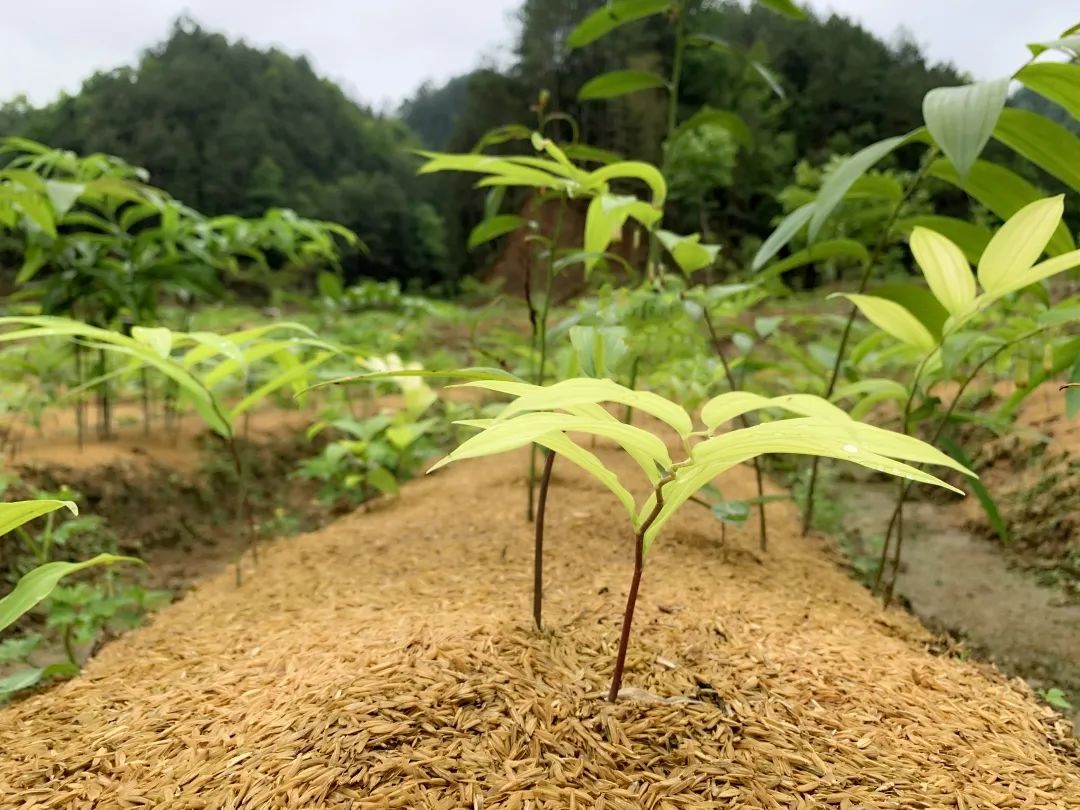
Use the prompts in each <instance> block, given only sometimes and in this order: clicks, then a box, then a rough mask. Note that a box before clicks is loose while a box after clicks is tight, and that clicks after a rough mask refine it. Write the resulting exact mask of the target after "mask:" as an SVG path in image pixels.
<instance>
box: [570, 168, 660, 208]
mask: <svg viewBox="0 0 1080 810" xmlns="http://www.w3.org/2000/svg"><path fill="white" fill-rule="evenodd" d="M613 180H640V181H641V182H643V183H644V184H645V185H647V186H648V187H649V189H650V190H651V191H652V195H653V198H652V204H653V205H655V206H656V207H657V208H662V207H663V205H664V201H665V200H666V199H667V182H666V181H665V180H664V175H663V173H662V172H661V171H660V170H659V169H658V168H656V167H655V166H653V165H652V164H651V163H644V162H642V161H640V160H624V161H622V162H621V163H612V164H611V165H610V166H601V167H600V168H599V169H596V170H595V171H593V172H591V173H590V174H589V175H588V178H587V180H586V183H587V185H588V187H589V188H591V189H600V188H604V187H606V184H607V183H610V182H612V181H613Z"/></svg>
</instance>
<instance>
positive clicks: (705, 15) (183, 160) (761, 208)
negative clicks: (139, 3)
mask: <svg viewBox="0 0 1080 810" xmlns="http://www.w3.org/2000/svg"><path fill="white" fill-rule="evenodd" d="M599 5H600V3H599V0H525V2H524V5H523V6H522V8H521V11H520V33H519V35H518V41H517V43H516V48H515V51H514V53H515V59H514V61H513V64H511V65H510V66H509V67H508V68H507V69H505V70H496V69H492V68H483V69H478V70H476V71H475V72H472V73H470V74H467V75H464V76H458V77H455V78H453V79H451V80H450V81H448V82H447V83H445V84H444V85H441V86H433V85H426V86H424V87H422V88H420V89H419V90H418V92H417V94H416V95H415V96H414V97H413V98H411V99H408V100H407V101H405V103H404V104H403V105H402V107H401V111H400V120H398V119H394V118H390V117H386V116H381V115H378V114H376V113H374V112H373V111H371V110H370V109H367V108H365V107H363V106H361V105H360V104H358V103H356V102H355V101H354V100H352V99H350V98H348V97H347V96H346V95H345V93H344V92H343V91H342V90H341V89H340V88H339V87H338V86H337V85H335V84H334V83H333V82H331V81H328V80H326V79H324V78H321V77H319V76H318V75H317V74H316V73H315V72H314V71H313V69H312V67H311V65H310V64H309V63H308V61H307V60H306V59H304V58H294V57H291V56H289V55H287V54H285V53H282V52H280V51H277V50H269V51H262V50H259V49H256V48H253V47H251V46H249V45H247V44H245V43H243V42H235V43H231V42H229V41H228V40H227V39H226V38H225V37H224V36H222V35H220V34H215V33H212V32H208V31H206V30H203V29H202V28H200V27H199V26H198V25H197V24H195V23H194V22H192V21H190V20H187V19H181V20H179V21H177V23H176V24H175V25H174V28H173V30H172V31H171V33H170V34H169V37H168V39H167V40H166V41H164V42H163V43H161V44H159V45H157V46H155V47H153V48H151V49H149V50H148V51H146V52H145V53H144V54H143V56H142V58H141V60H140V61H139V63H138V64H137V65H136V66H135V67H130V68H129V67H123V68H118V69H116V70H113V71H109V72H105V73H99V74H97V75H95V76H93V77H91V78H89V79H88V80H87V81H86V82H85V83H84V85H83V87H82V89H81V91H80V92H79V94H78V95H75V96H67V97H63V98H61V99H60V100H58V101H57V102H55V103H53V104H51V105H48V106H46V107H44V108H40V109H34V108H31V107H29V106H28V105H26V104H25V102H21V101H15V102H9V103H8V104H6V105H3V106H0V134H20V135H25V136H27V137H30V138H33V139H36V140H39V141H42V142H45V143H49V144H52V145H56V146H61V147H65V148H70V149H73V150H76V151H78V152H81V153H88V152H95V151H103V152H108V153H113V154H117V155H120V156H122V157H124V158H125V159H127V160H129V161H131V162H133V163H136V164H139V165H143V166H145V167H146V168H148V169H149V170H150V172H151V175H152V177H153V180H154V182H155V183H156V184H158V185H160V186H162V187H163V188H165V189H167V190H168V191H169V192H170V193H172V194H173V195H174V196H176V197H178V198H180V199H182V200H183V201H184V202H187V203H189V204H191V205H193V206H194V207H196V208H198V209H199V210H202V211H205V212H207V213H210V214H213V213H223V212H227V211H231V212H238V213H241V214H251V215H253V214H257V213H259V212H261V211H263V210H265V209H266V208H268V207H272V206H281V207H289V208H293V209H295V210H297V211H298V212H299V213H300V214H302V215H304V216H309V217H316V218H323V219H330V220H334V221H337V222H341V223H342V224H344V225H346V226H348V227H349V228H351V229H353V230H355V231H356V232H357V233H358V234H359V235H360V237H361V238H362V239H363V241H364V242H365V243H366V244H367V246H368V247H369V248H370V250H369V251H368V252H366V253H356V254H354V255H352V256H350V257H349V258H348V261H347V265H346V269H347V272H348V274H349V275H350V276H357V275H368V276H374V277H376V278H399V279H402V280H403V281H405V282H407V283H412V284H416V285H422V286H428V287H430V286H433V285H437V284H439V283H441V282H444V281H448V280H449V281H451V282H452V280H453V279H456V278H458V277H460V276H461V275H463V274H467V273H469V272H472V271H474V270H476V269H477V265H478V263H479V264H482V263H483V259H485V258H490V257H480V258H479V259H478V257H476V256H471V255H470V254H469V253H468V251H467V250H466V238H467V235H468V233H469V230H470V229H471V228H472V227H473V226H474V225H475V224H476V222H478V221H479V220H480V219H481V218H482V213H483V212H482V199H481V195H478V194H476V193H474V192H472V191H471V189H470V183H469V181H468V180H467V179H463V178H461V177H451V176H446V177H443V176H440V177H437V178H429V177H420V178H418V177H415V176H414V168H415V166H416V165H417V161H416V160H415V159H414V158H413V157H412V156H411V155H410V154H409V151H408V148H409V147H410V146H413V147H417V148H418V147H420V146H421V144H422V145H424V146H427V147H429V148H435V149H449V150H469V149H471V148H473V147H474V145H475V144H476V142H477V141H478V139H479V138H480V137H481V136H482V135H483V133H484V132H486V131H487V130H489V129H491V128H492V127H497V126H501V125H506V124H513V123H519V124H524V125H526V126H528V125H532V124H534V123H535V120H536V119H535V114H534V113H533V112H532V111H531V109H530V108H531V106H532V105H533V104H534V102H535V100H536V99H537V98H538V97H539V95H540V94H541V92H547V93H549V94H550V102H549V109H555V110H559V111H561V112H563V113H565V114H566V115H567V116H568V117H569V118H570V119H572V120H573V121H575V122H576V126H577V127H578V129H577V131H576V132H571V131H570V130H569V127H567V131H566V132H565V133H560V137H565V138H567V139H569V138H572V137H574V136H576V137H579V138H580V139H581V141H583V142H588V143H589V144H591V145H593V146H596V147H599V148H602V149H605V150H609V151H612V152H617V153H618V154H620V155H622V156H624V157H627V158H644V159H648V160H652V161H662V160H663V154H662V152H663V150H662V140H663V134H664V132H665V130H666V124H667V121H666V114H667V111H666V103H665V101H664V99H663V96H662V94H661V93H659V92H645V93H637V94H634V95H633V96H629V97H626V98H623V99H616V100H610V101H587V102H582V101H578V93H579V91H580V89H581V87H582V86H583V85H584V84H585V82H586V81H587V80H588V79H589V78H590V77H592V76H594V75H595V74H597V73H600V72H603V71H605V70H611V69H614V68H619V67H627V66H629V67H638V68H648V69H656V70H658V71H660V72H661V73H663V72H664V71H665V70H666V69H667V66H668V65H669V63H670V61H671V59H672V42H671V36H670V26H668V25H667V24H666V21H665V20H663V19H662V18H654V19H652V20H650V21H647V22H646V23H645V24H642V25H635V26H631V27H628V28H626V29H625V30H624V31H623V32H620V35H619V36H617V37H610V38H607V39H605V40H604V41H603V42H602V43H599V44H597V45H596V46H595V47H590V48H587V49H582V50H570V49H568V48H567V47H566V37H567V35H568V33H569V32H570V31H571V30H572V29H573V27H574V26H575V25H576V24H577V23H578V22H579V21H580V20H581V19H582V18H583V17H584V16H586V15H587V14H588V13H589V12H590V11H591V10H593V9H594V8H596V7H597V6H599ZM691 11H692V14H693V16H694V20H693V30H695V31H700V32H703V33H702V34H700V35H699V36H701V37H703V38H706V39H708V40H709V43H710V47H697V48H694V49H693V50H692V51H691V52H690V53H689V54H688V61H687V65H686V69H685V71H684V73H683V76H682V80H681V82H680V88H679V92H680V101H681V105H682V110H681V111H680V118H684V117H685V116H688V115H689V114H690V113H691V112H693V111H695V110H697V109H699V108H700V107H702V106H703V105H709V106H711V107H713V108H716V109H721V110H731V111H734V112H736V113H737V114H738V115H739V116H740V117H741V118H742V120H744V121H745V122H746V125H747V128H748V132H746V133H745V135H746V137H745V139H744V142H741V143H734V142H732V140H731V138H730V137H728V136H726V135H725V134H724V133H720V135H719V136H717V137H714V138H713V140H712V141H709V142H697V143H692V144H688V145H686V147H687V148H685V149H682V150H679V154H676V152H675V150H672V153H671V154H669V155H668V156H667V159H668V160H669V161H670V160H683V161H686V164H685V171H684V172H682V176H683V177H685V179H686V181H687V182H686V183H683V184H680V183H679V182H678V181H676V182H675V183H674V184H673V194H672V201H671V204H672V207H673V208H674V209H675V210H674V212H673V215H674V216H675V217H676V220H678V217H679V205H680V201H682V202H683V203H685V207H686V208H687V210H690V209H693V211H694V212H695V213H694V214H693V217H694V221H693V222H691V223H682V224H687V225H688V226H693V227H692V229H694V230H698V229H704V230H712V231H713V232H714V234H715V235H716V237H717V238H719V239H722V240H723V241H725V242H726V243H729V244H733V245H737V244H739V243H740V241H741V239H742V237H743V236H744V235H746V234H762V233H764V232H766V231H767V229H768V227H769V225H770V223H771V222H772V220H773V219H774V217H775V216H776V215H777V213H779V212H780V205H779V203H778V202H777V200H776V195H777V194H778V192H780V191H781V189H783V188H784V187H785V186H786V185H787V184H788V183H789V182H790V181H791V178H792V167H793V166H794V165H795V163H796V162H797V161H798V160H799V159H800V158H807V159H809V160H810V161H811V162H813V163H821V162H823V161H824V160H825V159H826V158H827V156H828V155H830V154H833V153H836V152H841V153H844V152H850V151H853V150H855V149H857V148H859V147H862V146H864V145H866V144H868V143H871V142H873V141H875V140H877V139H879V138H881V137H883V136H885V135H887V134H892V133H896V132H902V131H906V130H908V129H910V128H913V127H915V126H917V125H918V124H919V122H920V120H921V118H920V103H921V99H922V97H923V95H924V94H925V92H926V91H927V90H929V89H930V88H932V87H935V86H939V85H943V84H956V83H959V82H960V81H961V76H960V75H958V74H957V72H956V71H955V70H953V69H952V68H951V67H948V66H932V65H928V64H927V63H926V61H925V59H924V58H923V57H922V55H921V54H920V52H919V49H918V48H917V47H916V46H915V45H914V44H913V43H912V42H910V41H901V42H899V43H896V44H893V45H888V44H885V43H883V42H881V41H879V40H878V39H876V38H875V37H874V36H872V35H871V34H869V33H868V32H866V31H865V30H863V29H862V28H860V27H859V26H858V25H856V24H854V23H852V22H850V21H848V20H846V19H843V18H840V17H836V16H830V17H827V18H811V19H810V20H808V21H801V22H799V21H793V20H789V19H786V18H784V17H782V16H780V15H776V14H773V13H771V12H769V11H768V10H767V9H765V8H762V7H761V6H759V5H756V4H755V5H753V6H751V7H750V8H745V7H743V6H742V5H740V4H738V3H735V2H726V3H719V4H715V3H709V4H705V3H701V4H697V5H696V6H694V7H693V8H692V9H691ZM410 130H411V132H410ZM414 133H415V134H414ZM695 151H697V152H700V153H702V154H708V155H709V157H710V160H712V159H713V158H715V157H716V156H717V155H724V156H725V159H724V160H723V161H715V160H712V165H713V166H714V171H713V172H712V174H713V176H712V177H711V178H710V180H709V183H708V184H707V185H704V186H703V185H702V183H701V182H700V178H699V177H698V172H697V164H695V162H694V161H695V156H694V153H695ZM668 168H669V169H675V171H674V175H675V176H676V177H678V176H680V171H679V170H678V167H673V166H669V167H668ZM700 203H704V205H700ZM699 210H704V211H706V215H705V218H706V220H707V221H704V222H700V223H699V222H698V221H697V218H698V213H697V212H698V211H699ZM687 216H689V214H688V215H687ZM699 225H700V226H703V227H698V226H699Z"/></svg>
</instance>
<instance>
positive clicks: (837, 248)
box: [759, 239, 870, 279]
mask: <svg viewBox="0 0 1080 810" xmlns="http://www.w3.org/2000/svg"><path fill="white" fill-rule="evenodd" d="M869 258H870V254H869V253H868V252H867V250H866V248H865V247H863V245H862V244H860V243H859V242H856V241H855V240H854V239H827V240H825V241H824V242H815V243H814V244H812V245H810V247H807V248H803V249H802V250H800V251H797V252H795V253H792V254H791V255H790V256H788V257H786V258H784V259H781V260H780V261H778V262H775V263H773V264H770V265H769V266H768V267H766V268H765V269H764V270H762V271H761V275H760V276H759V278H763V279H764V278H775V277H777V276H779V275H782V274H783V273H786V272H788V271H789V270H794V269H796V268H798V267H804V266H805V265H808V264H814V263H816V262H826V261H835V260H836V259H851V260H853V261H857V262H866V261H867V260H868V259H869Z"/></svg>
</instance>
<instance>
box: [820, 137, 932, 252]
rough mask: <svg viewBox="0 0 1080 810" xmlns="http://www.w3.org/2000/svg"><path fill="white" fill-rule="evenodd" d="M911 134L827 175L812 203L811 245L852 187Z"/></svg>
mask: <svg viewBox="0 0 1080 810" xmlns="http://www.w3.org/2000/svg"><path fill="white" fill-rule="evenodd" d="M915 134H916V133H909V134H908V135H897V136H895V137H892V138H886V139H885V140H883V141H878V142H877V143H874V144H871V145H870V146H867V147H865V148H864V149H860V150H859V151H858V152H856V153H855V154H854V155H852V156H851V157H849V158H848V159H847V160H845V161H844V162H843V163H841V164H840V165H839V166H837V167H836V168H835V169H833V170H832V171H831V172H830V173H829V174H828V176H827V177H826V178H825V182H824V183H822V185H821V191H820V192H818V196H817V199H816V200H815V201H814V211H813V214H812V216H811V217H810V227H809V230H808V232H807V234H808V237H809V240H810V241H811V242H813V241H814V240H816V239H817V236H818V233H820V232H821V228H822V226H823V225H824V224H825V222H826V221H827V220H828V219H829V217H830V216H831V215H832V212H833V211H834V210H836V206H838V205H839V204H840V201H841V200H843V199H844V195H845V194H847V192H848V189H849V188H851V186H852V184H853V183H854V182H855V181H856V180H858V179H859V178H860V177H862V175H864V174H865V173H866V172H867V171H868V170H869V169H870V168H871V167H872V166H873V165H874V164H876V163H877V162H878V161H880V160H881V159H882V158H884V157H885V156H886V155H888V154H890V153H891V152H893V151H894V150H895V149H897V148H898V147H900V146H902V145H904V144H905V143H908V142H909V141H910V140H912V139H913V138H914V137H915Z"/></svg>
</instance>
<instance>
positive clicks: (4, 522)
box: [0, 500, 79, 537]
mask: <svg viewBox="0 0 1080 810" xmlns="http://www.w3.org/2000/svg"><path fill="white" fill-rule="evenodd" d="M57 509H67V510H68V511H70V512H71V514H73V515H78V514H79V507H78V506H76V505H75V504H74V503H73V502H71V501H53V500H34V501H15V502H13V503H0V537H3V536H4V535H5V534H7V533H8V532H13V531H15V529H17V528H19V527H20V526H22V525H23V524H24V523H29V522H30V521H31V520H34V519H35V518H39V517H41V516H42V515H47V514H49V513H50V512H55V511H56V510H57Z"/></svg>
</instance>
